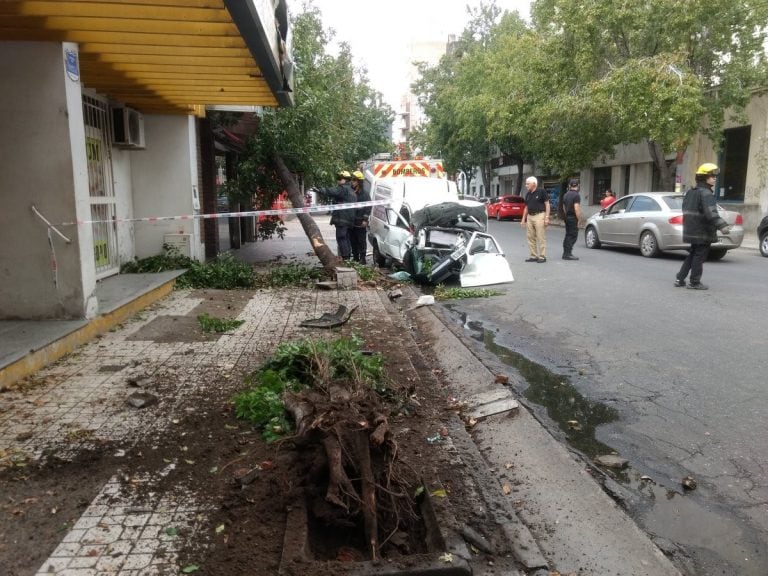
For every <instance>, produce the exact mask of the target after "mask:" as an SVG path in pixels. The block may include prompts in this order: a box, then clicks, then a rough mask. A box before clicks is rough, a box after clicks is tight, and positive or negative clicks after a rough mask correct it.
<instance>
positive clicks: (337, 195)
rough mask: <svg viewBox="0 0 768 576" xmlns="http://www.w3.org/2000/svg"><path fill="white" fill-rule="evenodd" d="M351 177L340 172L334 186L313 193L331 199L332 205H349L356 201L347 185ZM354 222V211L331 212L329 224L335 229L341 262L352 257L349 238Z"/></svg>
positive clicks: (344, 172)
mask: <svg viewBox="0 0 768 576" xmlns="http://www.w3.org/2000/svg"><path fill="white" fill-rule="evenodd" d="M351 178H352V175H351V174H350V173H349V171H348V170H341V171H339V173H338V174H337V175H336V181H337V185H336V186H326V187H324V188H312V189H311V190H314V192H315V193H317V194H319V195H320V196H323V197H325V198H331V199H332V200H333V203H334V204H350V203H352V202H355V201H356V200H357V197H356V196H355V192H354V191H353V190H352V187H351V186H350V184H349V181H350V179H351ZM354 221H355V209H354V208H343V209H340V210H333V211H332V212H331V224H333V225H334V226H335V227H336V245H337V246H338V256H339V257H340V258H341V259H342V260H349V259H350V258H351V257H352V245H351V243H350V237H351V235H352V225H353V224H354Z"/></svg>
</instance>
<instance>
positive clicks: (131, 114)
mask: <svg viewBox="0 0 768 576" xmlns="http://www.w3.org/2000/svg"><path fill="white" fill-rule="evenodd" d="M112 143H113V144H114V145H115V146H117V147H119V148H133V149H136V148H144V147H145V145H144V115H143V114H142V113H141V112H139V111H138V110H134V109H133V108H128V107H127V106H113V107H112Z"/></svg>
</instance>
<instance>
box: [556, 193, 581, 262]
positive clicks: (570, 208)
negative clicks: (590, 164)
mask: <svg viewBox="0 0 768 576" xmlns="http://www.w3.org/2000/svg"><path fill="white" fill-rule="evenodd" d="M560 208H561V212H562V216H563V220H564V221H565V238H563V260H578V257H577V256H574V255H573V245H574V244H576V240H577V239H578V238H579V221H580V220H581V194H579V181H578V180H571V181H570V182H568V191H567V192H566V193H565V194H564V195H563V199H562V201H561V202H560Z"/></svg>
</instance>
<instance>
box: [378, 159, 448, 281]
mask: <svg viewBox="0 0 768 576" xmlns="http://www.w3.org/2000/svg"><path fill="white" fill-rule="evenodd" d="M365 185H366V186H367V187H369V192H370V195H371V200H386V201H388V202H389V203H388V204H386V205H382V206H374V207H373V208H372V209H371V215H370V217H369V219H368V241H369V242H370V243H371V246H373V260H374V262H375V263H376V265H377V266H387V265H388V264H389V263H390V262H392V261H394V262H395V263H398V264H402V262H403V259H404V258H405V254H406V252H407V250H408V248H409V247H410V244H411V242H410V241H411V240H412V238H413V229H412V226H411V217H412V216H413V213H414V212H416V211H417V210H420V209H421V208H424V207H425V206H427V205H431V204H440V203H442V202H456V201H458V199H459V192H458V188H457V187H456V183H455V182H453V181H451V180H448V179H446V178H418V177H394V178H375V177H374V176H373V175H372V174H371V173H370V172H367V173H366V182H365Z"/></svg>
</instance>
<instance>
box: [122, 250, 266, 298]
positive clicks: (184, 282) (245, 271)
mask: <svg viewBox="0 0 768 576" xmlns="http://www.w3.org/2000/svg"><path fill="white" fill-rule="evenodd" d="M184 268H186V269H187V271H186V272H185V273H184V274H183V275H181V276H179V277H178V278H177V279H176V288H211V289H218V290H232V289H235V288H253V283H254V275H253V268H252V267H251V265H250V264H246V263H244V262H238V261H237V260H235V258H234V257H233V256H232V255H231V254H224V255H221V256H219V257H218V258H215V259H213V260H209V261H207V262H198V261H197V260H193V259H192V258H189V257H188V256H183V255H182V254H181V253H180V252H179V250H178V249H177V248H176V247H174V246H169V245H168V244H163V253H162V254H159V255H157V256H150V257H149V258H142V259H141V260H134V261H133V262H128V263H126V264H123V266H122V268H121V269H120V273H121V274H147V273H152V274H156V273H158V272H167V271H170V270H182V269H184Z"/></svg>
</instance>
